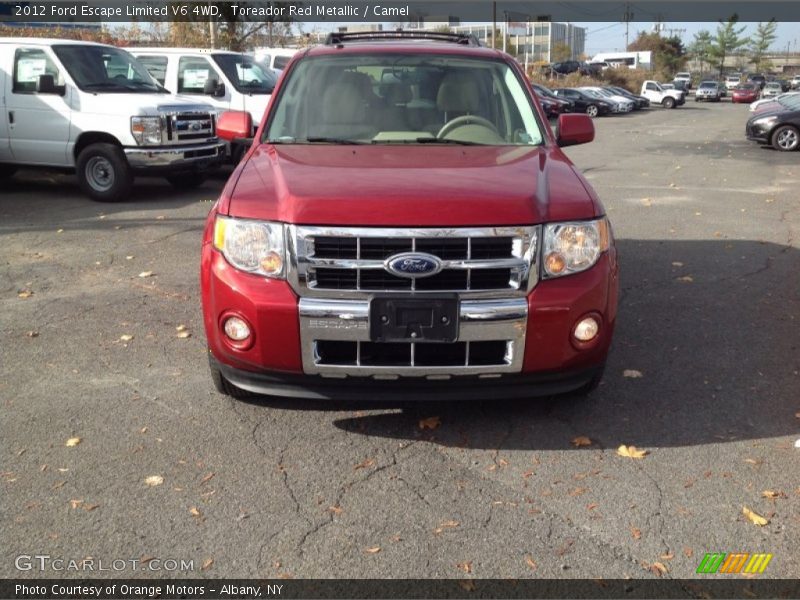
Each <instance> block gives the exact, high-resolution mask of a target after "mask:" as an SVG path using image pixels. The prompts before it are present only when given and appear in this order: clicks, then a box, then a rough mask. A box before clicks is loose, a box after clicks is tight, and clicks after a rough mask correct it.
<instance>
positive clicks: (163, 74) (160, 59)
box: [136, 56, 167, 85]
mask: <svg viewBox="0 0 800 600" xmlns="http://www.w3.org/2000/svg"><path fill="white" fill-rule="evenodd" d="M136 58H138V59H139V62H140V63H142V64H143V65H144V66H145V68H146V69H147V72H148V73H150V75H152V76H153V78H154V79H155V80H156V81H158V83H160V84H161V85H164V82H165V81H166V80H167V57H166V56H137V57H136Z"/></svg>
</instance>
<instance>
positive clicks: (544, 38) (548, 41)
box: [409, 17, 586, 63]
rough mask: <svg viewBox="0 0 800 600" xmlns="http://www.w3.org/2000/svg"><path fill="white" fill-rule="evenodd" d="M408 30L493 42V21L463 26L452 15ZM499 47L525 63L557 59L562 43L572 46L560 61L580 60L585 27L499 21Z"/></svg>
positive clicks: (434, 18) (548, 22)
mask: <svg viewBox="0 0 800 600" xmlns="http://www.w3.org/2000/svg"><path fill="white" fill-rule="evenodd" d="M409 29H421V30H423V31H442V30H443V29H449V30H450V31H452V32H454V33H471V34H473V35H474V36H475V37H477V38H478V40H479V41H480V42H481V43H482V44H485V45H487V46H491V45H492V24H491V23H474V24H468V25H463V24H459V23H458V21H457V20H456V19H454V18H452V17H431V18H429V19H426V20H425V21H424V22H422V21H420V22H416V23H411V24H410V26H409ZM497 29H498V40H497V47H498V48H505V50H506V51H507V52H509V53H514V52H516V57H517V59H518V60H520V61H523V60H525V61H526V62H528V61H530V62H537V61H540V62H548V63H549V62H555V58H554V56H553V50H554V49H555V48H557V47H558V46H559V45H562V44H563V45H565V46H567V47H569V49H570V56H569V57H559V58H560V59H561V60H580V57H581V55H582V54H583V53H584V50H585V47H586V29H585V28H584V27H576V26H575V25H571V24H570V23H554V22H551V21H541V22H540V21H536V22H534V21H498V22H497Z"/></svg>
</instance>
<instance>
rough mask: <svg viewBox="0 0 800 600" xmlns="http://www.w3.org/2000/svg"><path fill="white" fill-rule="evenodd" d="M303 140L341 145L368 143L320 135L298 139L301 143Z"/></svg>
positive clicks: (312, 142)
mask: <svg viewBox="0 0 800 600" xmlns="http://www.w3.org/2000/svg"><path fill="white" fill-rule="evenodd" d="M304 142H308V143H310V144H342V145H356V144H367V143H368V142H362V141H360V140H350V139H347V138H337V137H322V136H315V137H309V138H306V139H304V140H300V143H301V144H302V143H304Z"/></svg>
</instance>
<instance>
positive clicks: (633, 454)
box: [617, 444, 649, 458]
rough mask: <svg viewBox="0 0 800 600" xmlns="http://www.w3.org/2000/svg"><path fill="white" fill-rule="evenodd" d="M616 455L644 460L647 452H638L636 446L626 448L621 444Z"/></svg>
mask: <svg viewBox="0 0 800 600" xmlns="http://www.w3.org/2000/svg"><path fill="white" fill-rule="evenodd" d="M617 454H618V455H619V456H624V457H626V458H644V457H645V456H647V455H648V454H649V452H648V451H647V450H639V449H638V448H637V447H636V446H626V445H625V444H623V445H622V446H620V447H619V448H617Z"/></svg>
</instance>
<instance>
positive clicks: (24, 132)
mask: <svg viewBox="0 0 800 600" xmlns="http://www.w3.org/2000/svg"><path fill="white" fill-rule="evenodd" d="M224 152H225V144H224V142H222V141H220V140H219V139H218V138H217V137H216V125H215V114H214V110H213V109H212V107H211V106H209V105H208V104H203V103H198V102H196V101H193V100H191V99H188V98H181V97H179V96H175V95H173V94H170V93H169V92H168V91H167V90H166V89H164V88H163V87H162V86H161V85H159V84H158V82H157V81H156V80H154V79H153V78H152V77H151V76H150V74H149V73H148V72H147V69H145V68H144V66H142V65H141V64H140V63H139V62H138V61H137V60H136V59H135V58H134V57H133V56H131V55H130V54H129V53H127V52H125V51H124V50H120V49H119V48H114V47H113V46H106V45H103V44H94V43H90V42H80V41H70V40H58V39H45V38H0V177H7V176H10V175H13V173H14V172H15V171H16V170H17V168H18V167H22V166H24V167H47V168H55V169H63V170H66V171H74V172H75V173H76V175H77V178H78V183H79V185H80V187H81V189H82V190H83V191H84V192H85V193H86V194H87V195H88V196H90V197H91V198H92V199H94V200H99V201H106V202H110V201H118V200H123V199H124V198H126V197H127V196H128V194H129V192H130V190H131V187H132V184H133V177H134V175H135V174H148V175H153V174H159V175H164V176H165V177H166V178H167V180H168V181H169V182H170V183H171V184H172V185H173V186H175V187H178V188H188V187H194V186H196V185H198V184H199V183H201V182H202V181H203V179H204V174H205V172H206V171H208V170H209V169H212V168H215V167H216V166H217V165H218V164H219V163H220V162H221V161H222V159H223V158H224Z"/></svg>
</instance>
